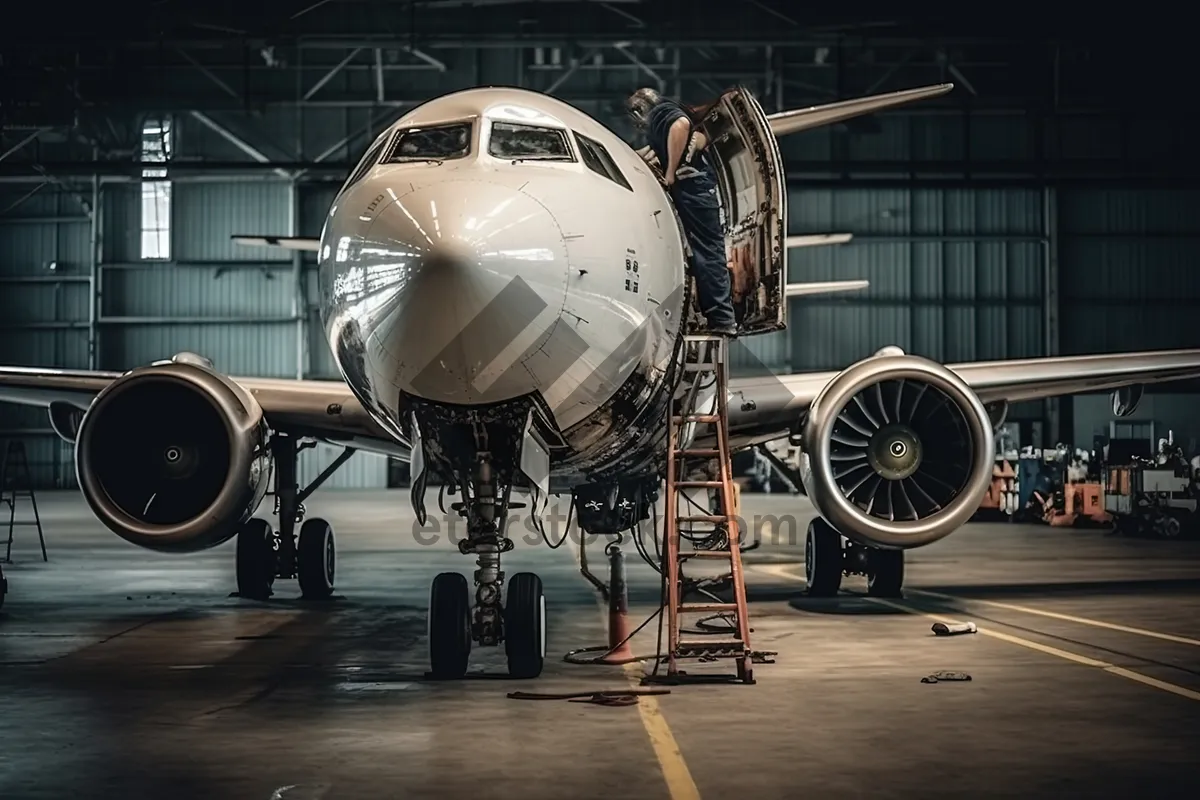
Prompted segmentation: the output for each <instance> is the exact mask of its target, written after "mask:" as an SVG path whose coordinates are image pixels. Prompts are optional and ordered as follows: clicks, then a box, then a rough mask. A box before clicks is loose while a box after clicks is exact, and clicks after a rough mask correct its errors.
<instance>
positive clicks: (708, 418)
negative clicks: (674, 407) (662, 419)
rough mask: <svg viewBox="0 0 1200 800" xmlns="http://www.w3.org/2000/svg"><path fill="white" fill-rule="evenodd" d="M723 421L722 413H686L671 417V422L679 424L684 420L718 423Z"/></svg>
mask: <svg viewBox="0 0 1200 800" xmlns="http://www.w3.org/2000/svg"><path fill="white" fill-rule="evenodd" d="M720 421H721V415H720V414H684V415H683V416H680V417H671V422H673V423H674V424H676V425H679V424H680V423H683V422H709V423H716V422H720Z"/></svg>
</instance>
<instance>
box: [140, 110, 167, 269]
mask: <svg viewBox="0 0 1200 800" xmlns="http://www.w3.org/2000/svg"><path fill="white" fill-rule="evenodd" d="M170 158H171V121H170V120H169V119H165V118H163V119H148V120H146V121H145V122H144V123H142V147H141V160H142V161H143V162H151V163H162V164H163V165H164V166H163V167H147V168H144V169H143V170H142V247H141V252H142V258H146V259H161V260H164V261H165V260H167V259H169V258H170V257H171V182H170V181H169V180H167V170H166V166H165V164H166V162H167V161H169V160H170Z"/></svg>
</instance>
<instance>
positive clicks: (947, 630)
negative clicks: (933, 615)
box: [933, 622, 979, 636]
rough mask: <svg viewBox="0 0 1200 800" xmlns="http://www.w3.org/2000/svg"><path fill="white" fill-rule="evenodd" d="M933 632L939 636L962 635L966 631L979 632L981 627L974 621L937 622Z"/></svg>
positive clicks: (934, 624)
mask: <svg viewBox="0 0 1200 800" xmlns="http://www.w3.org/2000/svg"><path fill="white" fill-rule="evenodd" d="M933 632H934V634H935V635H937V636H961V635H962V634H964V633H978V632H979V628H978V627H977V626H976V625H975V623H974V622H951V623H945V622H935V623H933Z"/></svg>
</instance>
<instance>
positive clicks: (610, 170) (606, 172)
mask: <svg viewBox="0 0 1200 800" xmlns="http://www.w3.org/2000/svg"><path fill="white" fill-rule="evenodd" d="M574 133H575V141H577V142H578V143H579V154H580V155H581V156H582V157H583V163H584V164H586V165H587V167H588V169H590V170H591V171H592V172H595V173H596V174H598V175H603V176H604V177H606V178H608V179H609V180H610V181H612V182H613V183H618V184H620V185H621V186H624V187H625V188H626V189H628V190H629V191H631V192H632V191H633V187H632V186H630V185H629V181H627V180H626V179H625V176H624V175H622V174H621V170H620V169H619V168H618V167H617V164H616V162H615V161H613V160H612V156H610V155H609V154H608V150H606V149H605V148H604V145H602V144H600V143H599V142H597V141H595V140H594V139H589V138H588V137H586V136H584V135H583V134H582V133H579V132H578V131H575V132H574Z"/></svg>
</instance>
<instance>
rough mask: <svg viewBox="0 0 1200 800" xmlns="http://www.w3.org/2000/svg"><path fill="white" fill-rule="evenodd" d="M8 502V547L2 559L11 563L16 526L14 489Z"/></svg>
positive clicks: (15, 496) (15, 495)
mask: <svg viewBox="0 0 1200 800" xmlns="http://www.w3.org/2000/svg"><path fill="white" fill-rule="evenodd" d="M5 502H7V503H8V547H7V548H6V549H5V551H4V560H5V561H7V562H8V563H10V564H11V563H12V544H13V530H15V529H16V527H17V494H16V492H15V491H14V492H13V495H12V497H11V498H9V499H8V500H6V501H5Z"/></svg>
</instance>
